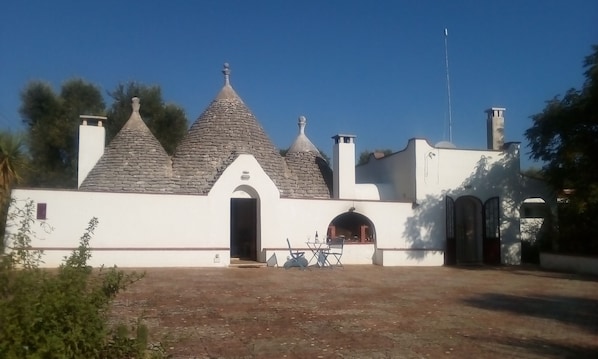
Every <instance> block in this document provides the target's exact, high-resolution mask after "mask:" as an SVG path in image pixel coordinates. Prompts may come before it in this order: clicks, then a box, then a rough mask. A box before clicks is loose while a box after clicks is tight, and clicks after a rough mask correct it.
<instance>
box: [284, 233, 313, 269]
mask: <svg viewBox="0 0 598 359" xmlns="http://www.w3.org/2000/svg"><path fill="white" fill-rule="evenodd" d="M287 244H288V245H289V253H290V254H291V257H290V258H289V260H288V261H287V262H286V263H285V264H284V267H285V268H286V269H289V268H290V267H294V266H295V265H298V266H299V267H300V268H301V269H305V267H306V266H307V259H305V252H300V251H296V250H293V247H292V246H291V242H290V241H289V239H288V238H287Z"/></svg>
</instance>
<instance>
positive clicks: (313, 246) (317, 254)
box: [305, 241, 329, 267]
mask: <svg viewBox="0 0 598 359" xmlns="http://www.w3.org/2000/svg"><path fill="white" fill-rule="evenodd" d="M305 243H306V244H307V248H309V250H310V251H311V253H312V256H311V258H310V259H309V261H308V262H307V265H309V264H310V263H311V261H312V260H314V259H316V265H317V266H318V267H325V266H326V265H327V263H328V260H327V259H326V254H325V253H324V252H326V251H327V250H328V244H326V242H324V241H321V242H309V241H307V242H305ZM328 265H329V264H328Z"/></svg>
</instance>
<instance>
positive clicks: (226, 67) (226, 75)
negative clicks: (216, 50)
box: [222, 62, 230, 86]
mask: <svg viewBox="0 0 598 359" xmlns="http://www.w3.org/2000/svg"><path fill="white" fill-rule="evenodd" d="M222 73H223V74H224V86H230V66H229V65H228V62H225V63H224V69H223V70H222Z"/></svg>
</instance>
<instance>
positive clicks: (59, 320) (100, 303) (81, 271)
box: [0, 202, 160, 359]
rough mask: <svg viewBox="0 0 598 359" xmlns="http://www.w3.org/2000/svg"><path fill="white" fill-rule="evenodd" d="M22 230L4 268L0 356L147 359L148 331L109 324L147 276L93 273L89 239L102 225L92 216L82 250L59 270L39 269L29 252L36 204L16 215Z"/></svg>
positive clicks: (108, 271) (0, 286) (36, 255)
mask: <svg viewBox="0 0 598 359" xmlns="http://www.w3.org/2000/svg"><path fill="white" fill-rule="evenodd" d="M17 216H19V217H20V219H19V228H18V231H17V233H14V234H12V235H11V238H10V239H11V241H9V243H11V244H12V251H11V252H10V253H9V254H8V255H5V256H4V258H3V259H2V262H1V264H0V265H1V267H0V323H1V324H0V358H7V359H8V358H145V357H148V356H149V355H150V354H155V355H153V356H154V357H159V356H160V355H159V354H160V353H159V351H153V352H152V353H148V351H147V350H146V348H147V328H145V326H143V325H142V324H141V323H138V324H137V330H135V332H136V334H137V335H135V336H133V337H131V336H130V335H129V332H128V331H126V330H123V329H122V328H123V326H120V327H118V328H115V329H111V328H109V326H108V324H107V323H108V310H109V306H110V303H111V302H112V300H113V299H114V298H115V296H116V295H117V294H118V292H119V291H121V290H124V289H125V288H126V287H127V286H128V285H130V284H132V283H134V282H136V281H137V280H139V279H141V278H142V277H143V274H138V273H135V272H133V273H130V274H128V273H125V272H123V271H122V270H118V269H117V268H116V267H112V268H109V269H105V268H103V267H102V268H100V269H99V271H94V270H93V269H92V268H91V267H90V266H88V265H87V261H88V260H89V258H90V257H91V251H90V247H89V241H90V240H91V237H92V235H93V232H94V230H95V228H96V227H97V225H98V220H97V218H92V219H91V220H90V221H89V225H88V226H87V228H86V229H85V233H84V234H83V236H82V237H81V239H80V242H79V247H78V248H77V249H76V250H74V251H73V252H72V253H71V255H70V256H68V257H65V259H64V261H63V264H62V265H61V266H60V267H59V268H58V269H57V270H44V269H40V268H39V265H40V263H42V262H41V253H40V252H39V251H35V250H31V238H32V236H33V231H32V230H31V227H32V224H34V220H33V202H29V203H27V204H26V206H25V208H24V209H23V210H19V211H18V212H17Z"/></svg>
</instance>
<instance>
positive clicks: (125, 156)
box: [80, 97, 173, 193]
mask: <svg viewBox="0 0 598 359" xmlns="http://www.w3.org/2000/svg"><path fill="white" fill-rule="evenodd" d="M140 106H141V105H140V101H139V98H137V97H134V98H133V100H132V107H133V111H132V113H131V117H129V120H128V121H127V122H126V123H125V125H124V126H123V128H122V129H121V130H120V131H119V132H118V134H117V135H116V137H114V139H113V140H112V142H110V144H109V145H108V147H106V150H105V151H104V155H103V156H102V157H101V158H100V160H99V161H98V163H97V164H96V165H95V167H94V168H93V169H92V170H91V172H90V173H89V175H88V176H87V178H85V180H84V181H83V183H81V186H80V190H84V191H105V192H144V193H169V192H172V189H173V182H172V162H171V159H170V157H169V156H168V154H167V153H166V151H165V150H164V148H163V147H162V145H161V144H160V142H158V140H157V139H156V137H154V135H153V134H152V133H151V131H150V130H149V128H147V126H146V125H145V123H144V122H143V119H142V118H141V115H140V114H139V108H140Z"/></svg>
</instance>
